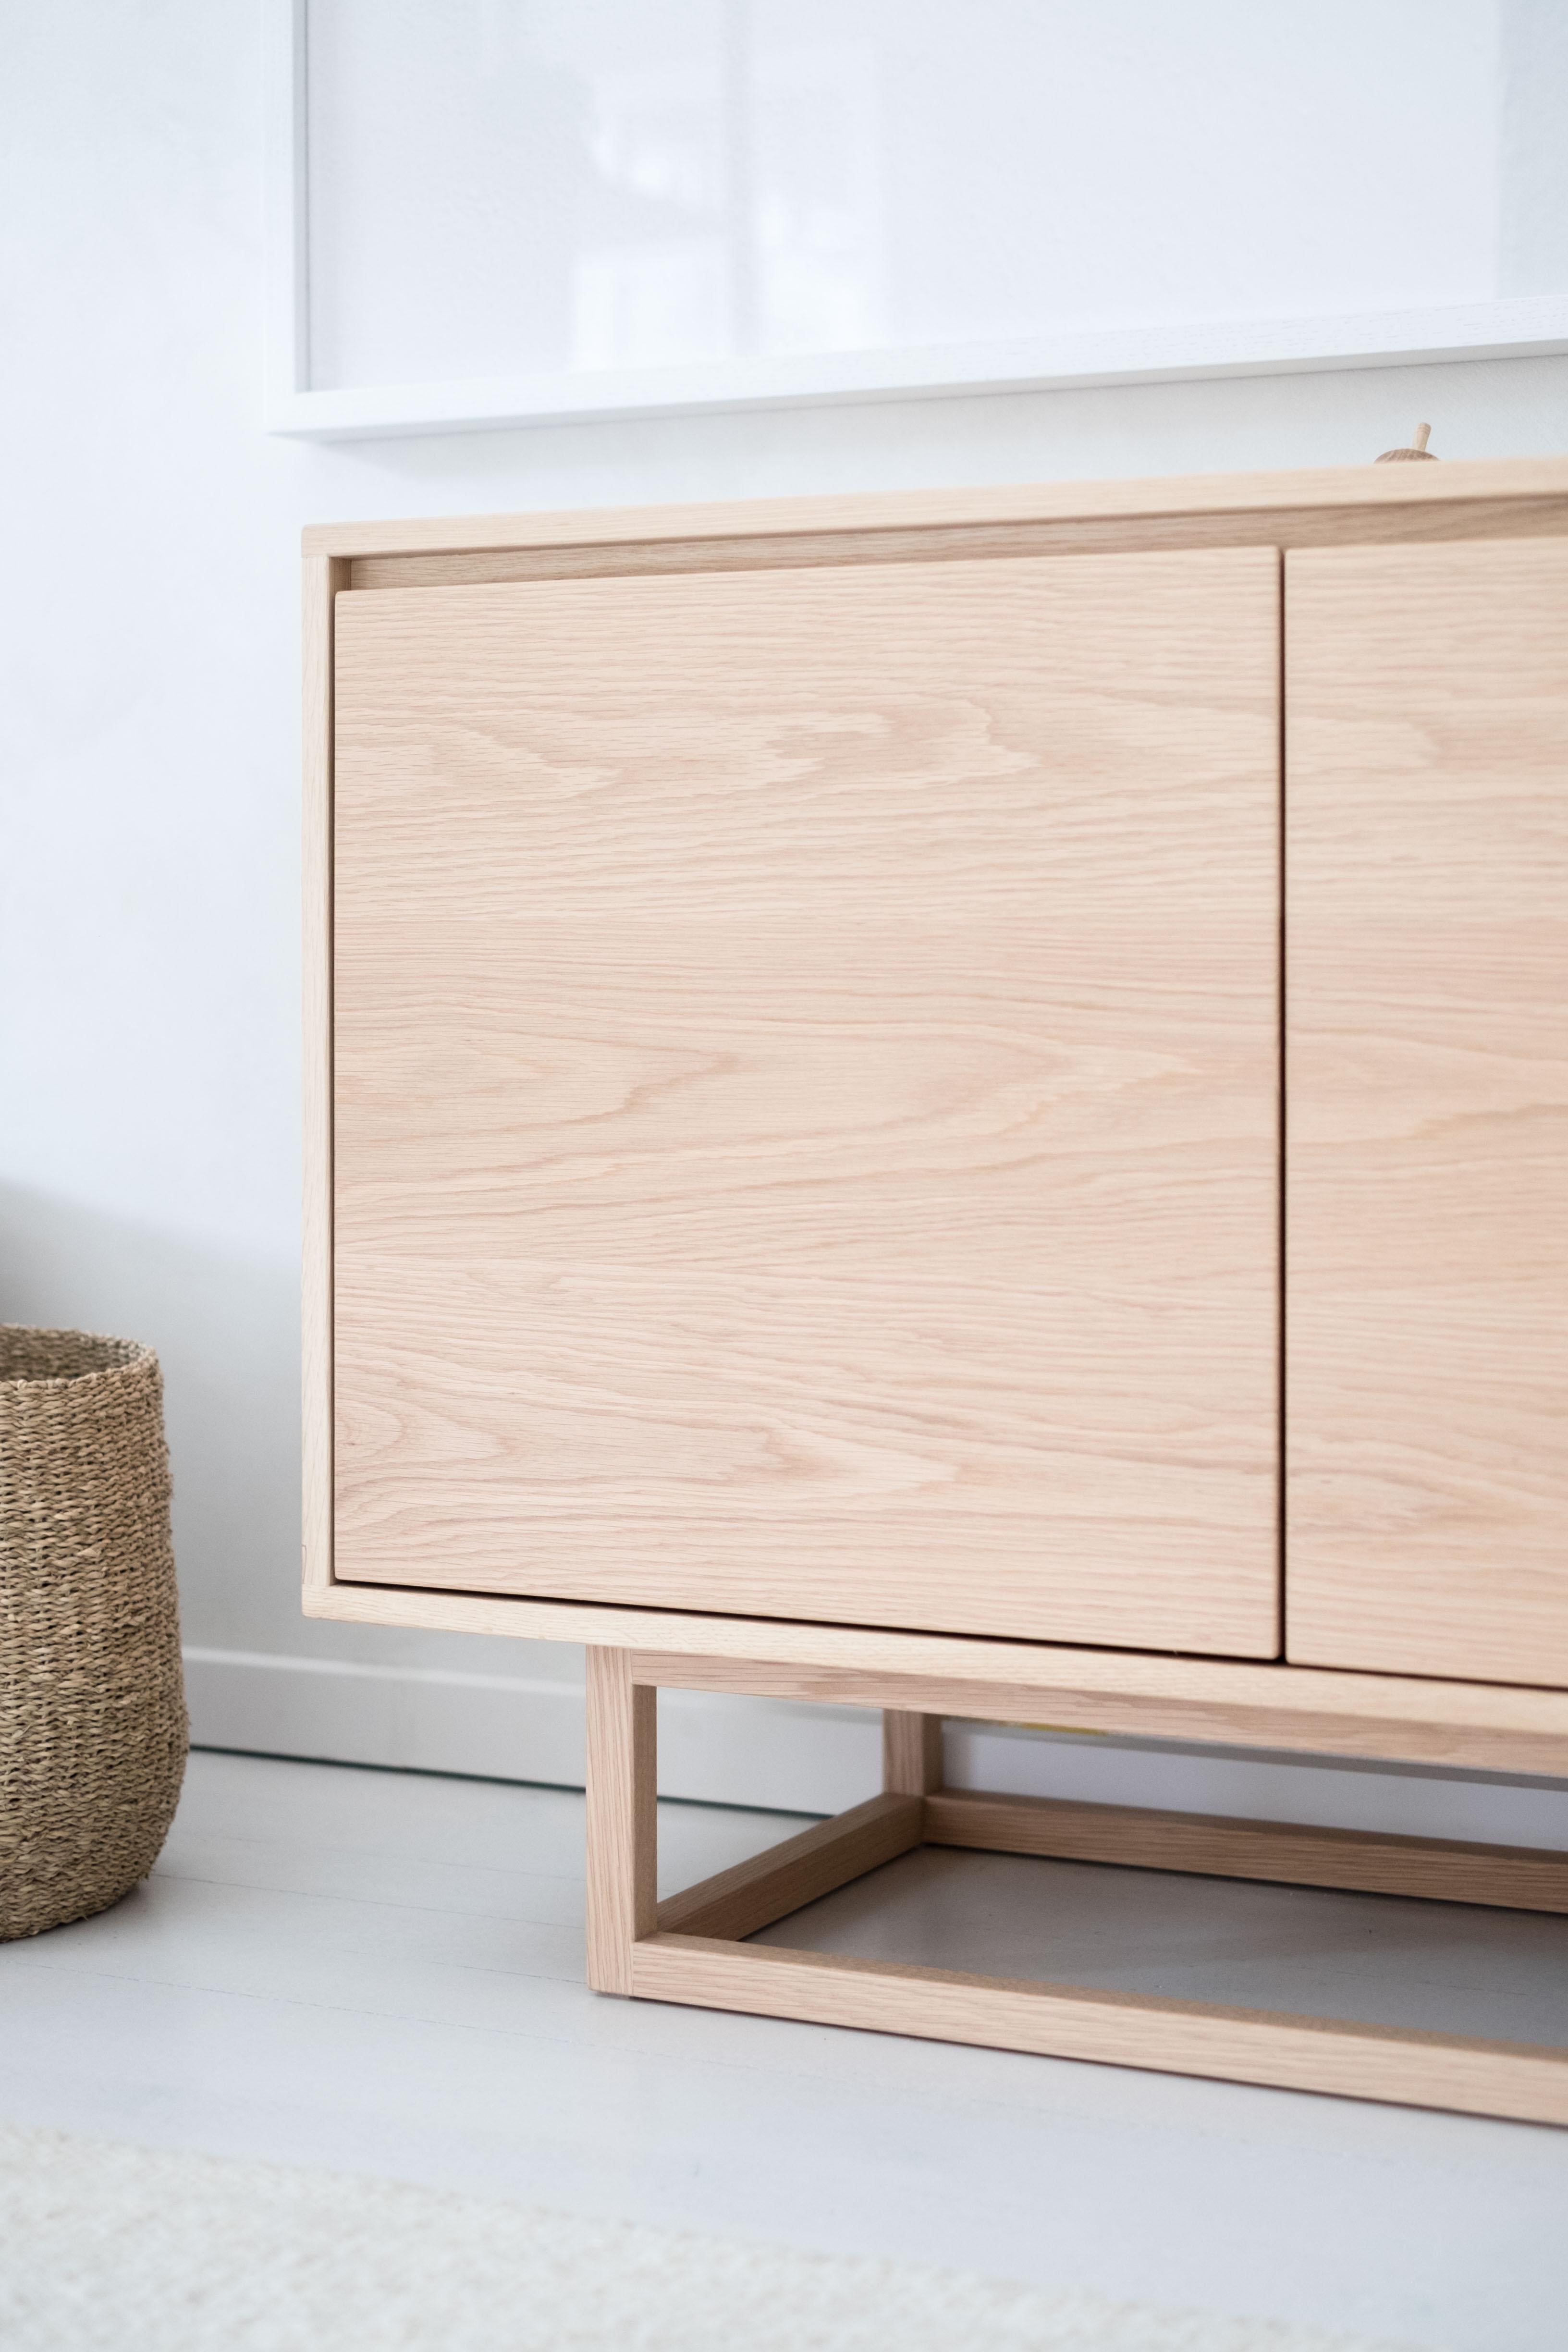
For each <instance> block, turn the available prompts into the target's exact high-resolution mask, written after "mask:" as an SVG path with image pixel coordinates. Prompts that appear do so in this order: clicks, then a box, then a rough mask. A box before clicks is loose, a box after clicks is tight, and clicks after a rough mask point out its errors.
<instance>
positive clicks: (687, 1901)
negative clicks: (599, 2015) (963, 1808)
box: [622, 1792, 924, 1990]
mask: <svg viewBox="0 0 1568 2352" xmlns="http://www.w3.org/2000/svg"><path fill="white" fill-rule="evenodd" d="M923 1821H924V1814H923V1811H922V1807H921V1800H920V1799H919V1798H918V1797H905V1796H898V1795H895V1794H893V1793H891V1792H884V1793H883V1794H882V1795H881V1796H879V1797H868V1799H867V1801H866V1802H865V1803H864V1804H863V1805H856V1806H854V1807H852V1808H851V1810H850V1811H848V1812H847V1813H837V1814H836V1815H835V1816H834V1817H833V1819H832V1820H831V1821H826V1822H814V1824H813V1825H812V1827H811V1828H810V1829H808V1830H801V1831H800V1832H798V1833H797V1834H796V1835H795V1837H791V1838H785V1839H784V1840H783V1841H782V1842H781V1843H779V1844H778V1845H773V1846H769V1847H768V1849H767V1851H766V1852H765V1853H757V1854H752V1856H751V1857H750V1859H749V1860H748V1861H745V1862H738V1863H736V1864H733V1866H732V1867H731V1869H729V1870H721V1871H720V1872H718V1873H717V1874H716V1875H715V1876H713V1877H712V1878H705V1879H703V1880H702V1881H701V1882H700V1885H696V1886H689V1887H686V1888H685V1889H684V1890H683V1891H682V1892H681V1893H680V1894H679V1895H669V1896H668V1897H667V1898H666V1900H665V1901H664V1902H662V1903H661V1904H660V1905H659V1906H658V1928H659V1932H660V1933H661V1934H666V1935H682V1936H722V1937H731V1938H733V1939H735V1940H739V1939H740V1938H742V1937H746V1936H754V1935H755V1934H756V1932H757V1930H758V1928H759V1927H771V1926H772V1925H773V1921H774V1920H775V1919H784V1918H787V1917H788V1916H789V1914H790V1913H791V1912H792V1911H799V1910H800V1909H801V1908H802V1907H803V1906H805V1904H807V1903H816V1902H817V1901H819V1900H820V1898H821V1897H822V1896H823V1895H832V1894H833V1893H834V1892H835V1891H836V1890H837V1888H838V1887H840V1886H847V1885H848V1884H849V1881H850V1880H851V1879H852V1878H863V1877H864V1876H865V1874H866V1873H867V1871H868V1870H877V1869H879V1868H880V1866H881V1864H883V1863H885V1862H894V1861H896V1860H897V1859H898V1857H899V1855H900V1854H901V1853H909V1852H910V1848H911V1847H912V1846H917V1845H919V1843H921V1832H922V1825H923ZM622 1989H623V1990H624V1988H622Z"/></svg>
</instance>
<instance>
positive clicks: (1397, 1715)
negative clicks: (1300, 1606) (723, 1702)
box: [635, 1624, 1568, 1777]
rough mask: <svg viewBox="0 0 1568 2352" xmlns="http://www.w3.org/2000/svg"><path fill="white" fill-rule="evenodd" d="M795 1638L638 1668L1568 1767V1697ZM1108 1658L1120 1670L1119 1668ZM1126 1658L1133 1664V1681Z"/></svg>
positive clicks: (1479, 1761)
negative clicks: (948, 1664) (956, 1667)
mask: <svg viewBox="0 0 1568 2352" xmlns="http://www.w3.org/2000/svg"><path fill="white" fill-rule="evenodd" d="M736 1630H737V1632H738V1633H740V1634H741V1635H742V1638H743V1639H744V1641H745V1643H746V1645H747V1647H748V1649H750V1650H751V1651H752V1652H753V1653H756V1652H761V1651H763V1649H764V1648H765V1647H766V1641H765V1637H766V1635H767V1633H769V1632H770V1631H772V1630H773V1629H771V1628H768V1627H764V1626H759V1625H755V1624H752V1625H747V1626H745V1627H743V1628H737V1629H736ZM788 1630H789V1631H790V1632H792V1633H795V1635H796V1636H797V1638H798V1641H799V1643H800V1652H801V1654H800V1656H799V1658H798V1659H792V1658H789V1657H787V1656H781V1655H775V1656H773V1658H771V1659H769V1658H763V1657H761V1656H756V1655H753V1656H752V1657H751V1658H739V1657H733V1656H724V1655H716V1654H709V1655H700V1654H680V1653H668V1654H649V1653H647V1652H646V1651H641V1650H639V1651H638V1652H637V1653H636V1668H635V1671H636V1673H637V1678H638V1679H639V1681H647V1682H651V1683H658V1685H660V1686H661V1687H669V1688H674V1689H683V1690H715V1691H732V1692H738V1693H743V1694H745V1695H747V1696H752V1697H755V1698H784V1699H799V1700H804V1701H805V1702H806V1703H807V1704H808V1705H812V1706H836V1705H843V1706H879V1707H888V1706H899V1707H908V1708H917V1709H921V1710H923V1711H924V1712H925V1713H927V1714H930V1715H942V1716H952V1717H957V1718H960V1719H967V1720H969V1721H971V1722H991V1723H1023V1724H1033V1723H1039V1722H1041V1721H1042V1720H1045V1721H1049V1722H1050V1723H1052V1724H1054V1725H1057V1726H1058V1727H1061V1728H1063V1729H1068V1730H1079V1731H1100V1732H1116V1733H1121V1734H1123V1735H1125V1736H1127V1737H1130V1738H1163V1739H1184V1740H1196V1741H1199V1742H1204V1741H1214V1742H1216V1743H1221V1744H1224V1745H1226V1746H1235V1747H1241V1748H1248V1747H1250V1748H1289V1749H1292V1750H1294V1751H1295V1752H1296V1753H1298V1754H1304V1755H1309V1756H1361V1757H1366V1758H1369V1759H1370V1758H1382V1759H1385V1760H1386V1761H1388V1762H1390V1763H1408V1764H1446V1765H1451V1766H1453V1767H1455V1768H1456V1769H1469V1770H1474V1771H1493V1772H1526V1773H1534V1772H1542V1773H1548V1774H1552V1775H1555V1776H1558V1777H1563V1775H1564V1774H1565V1773H1568V1693H1564V1692H1562V1691H1527V1690H1514V1689H1500V1688H1498V1687H1496V1686H1494V1685H1487V1684H1483V1683H1471V1684H1463V1683H1441V1682H1435V1681H1426V1680H1422V1679H1419V1678H1412V1679H1409V1680H1405V1679H1404V1678H1401V1677H1396V1676H1393V1675H1360V1674H1349V1675H1335V1674H1325V1673H1319V1672H1315V1671H1314V1670H1312V1669H1310V1668H1297V1669H1292V1668H1289V1667H1284V1666H1248V1665H1246V1664H1242V1663H1241V1662H1239V1661H1238V1662H1236V1663H1230V1662H1220V1661H1216V1662H1215V1663H1213V1664H1203V1663H1201V1662H1199V1661H1196V1660H1186V1659H1164V1658H1150V1657H1134V1656H1133V1655H1132V1654H1131V1653H1129V1654H1127V1655H1126V1657H1125V1658H1124V1659H1117V1658H1113V1657H1112V1656H1111V1654H1110V1653H1109V1652H1107V1653H1102V1654H1097V1653H1095V1652H1092V1651H1087V1652H1086V1651H1079V1652H1073V1651H1067V1650H1064V1651H1060V1652H1049V1651H1042V1650H1040V1649H1031V1648H1028V1647H1026V1645H1024V1644H1022V1643H1020V1644H1018V1645H1017V1647H1016V1648H1015V1647H1014V1645H1013V1644H1011V1643H996V1645H995V1648H996V1651H997V1653H998V1656H997V1658H996V1659H995V1661H994V1662H991V1663H988V1664H986V1665H985V1666H984V1667H983V1668H982V1670H981V1671H980V1673H978V1674H977V1675H974V1676H973V1678H970V1677H969V1676H968V1675H945V1674H942V1673H941V1672H940V1671H936V1670H930V1671H926V1672H921V1671H920V1670H919V1669H917V1668H916V1667H915V1666H914V1664H913V1659H912V1657H911V1656H910V1655H909V1654H906V1656H905V1661H904V1663H902V1664H892V1663H891V1662H889V1665H888V1666H886V1667H879V1666H878V1665H876V1664H872V1663H870V1661H869V1658H868V1663H867V1664H864V1665H862V1666H858V1667H846V1666H844V1665H842V1664H825V1663H824V1661H825V1660H826V1659H829V1658H831V1657H832V1656H834V1654H835V1651H836V1643H837V1636H838V1630H839V1629H837V1628H836V1627H827V1626H815V1625H803V1626H799V1627H792V1628H790V1629H788ZM849 1638H850V1639H851V1640H854V1639H855V1637H854V1636H850V1637H849ZM861 1638H862V1639H864V1638H865V1637H861ZM778 1646H779V1648H780V1649H781V1650H782V1649H783V1647H784V1645H783V1644H782V1643H780V1644H779V1645H778ZM975 1646H976V1647H978V1646H980V1645H979V1644H976V1645H975ZM1010 1652H1011V1654H1012V1655H1013V1657H1015V1658H1016V1660H1017V1664H1016V1667H1015V1669H1014V1672H1015V1674H1016V1676H1017V1679H1016V1680H1008V1679H1007V1678H1006V1676H1007V1661H1008V1657H1009V1653H1010ZM840 1654H841V1653H840ZM1102 1659H1103V1660H1104V1661H1105V1663H1106V1664H1109V1665H1110V1671H1109V1672H1106V1671H1105V1670H1104V1666H1103V1665H1102V1663H1101V1661H1102ZM1121 1665H1124V1666H1125V1668H1126V1669H1127V1671H1126V1672H1124V1673H1118V1672H1117V1671H1116V1669H1117V1667H1118V1666H1121Z"/></svg>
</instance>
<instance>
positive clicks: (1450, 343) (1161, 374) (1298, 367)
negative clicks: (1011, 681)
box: [267, 0, 1568, 441]
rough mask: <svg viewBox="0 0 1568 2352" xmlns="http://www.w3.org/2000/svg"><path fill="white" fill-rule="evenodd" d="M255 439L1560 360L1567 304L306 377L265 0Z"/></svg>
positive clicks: (275, 31) (304, 232)
mask: <svg viewBox="0 0 1568 2352" xmlns="http://www.w3.org/2000/svg"><path fill="white" fill-rule="evenodd" d="M267 41H268V59H267V89H268V99H267V103H268V137H267V145H268V191H269V200H268V283H269V288H270V300H269V305H268V308H269V313H270V319H269V334H268V387H267V428H268V431H269V432H271V433H274V434H279V435H285V436H293V437H298V438H301V439H306V440H326V441H333V440H364V439H374V438H377V437H381V436H394V435H404V434H427V433H468V432H481V431H491V432H495V431H503V430H505V429H507V428H508V427H517V426H521V425H550V424H566V423H571V422H573V421H575V420H582V419H587V418H599V419H603V420H605V422H609V421H611V420H614V419H616V418H632V417H639V416H655V415H691V414H693V413H697V412H700V411H703V410H710V409H731V410H742V409H768V408H790V407H820V406H826V405H837V404H850V403H856V402H863V401H878V400H930V399H942V398H951V397H953V396H955V395H960V394H972V395H974V394H987V393H1000V392H1046V391H1065V390H1068V389H1072V388H1078V389H1082V390H1089V389H1090V388H1094V387H1099V386H1107V385H1113V384H1119V383H1191V382H1202V381H1205V380H1208V379H1211V378H1216V377H1220V376H1230V375H1295V374H1308V373H1321V372H1322V371H1324V370H1327V369H1333V368H1371V367H1415V366H1420V365H1424V364H1426V365H1430V364H1434V363H1438V362H1445V361H1454V360H1469V359H1478V358H1482V357H1485V358H1491V359H1523V358H1535V357H1541V358H1544V357H1549V356H1552V355H1554V354H1557V353H1561V352H1568V297H1563V296H1560V295H1531V296H1520V297H1515V298H1513V299H1505V300H1499V301H1493V302H1475V303H1464V304H1457V305H1448V306H1444V307H1440V308H1436V309H1430V308H1428V309H1421V310H1390V311H1363V312H1351V313H1347V314H1342V315H1339V316H1321V317H1316V318H1307V319H1275V320H1257V321H1245V322H1242V323H1240V324H1237V322H1236V321H1234V320H1202V321H1194V322H1193V323H1190V324H1185V325H1179V326H1175V327H1155V328H1131V329H1120V330H1117V331H1111V332H1104V331H1101V332H1095V333H1088V334H1085V333H1077V334H1065V335H1035V336H1027V337H1020V338H1018V339H1016V340H1012V341H998V342H974V343H948V344H936V345H931V346H925V347H921V346H906V347H903V348H900V349H892V350H884V351H868V352H855V351H848V352H823V353H820V354H818V353H812V354H807V355H803V356H801V357H779V358H767V359H746V360H727V361H714V362H704V363H701V364H698V365H692V366H687V367H658V368H655V367H641V368H624V369H605V370H603V371H598V370H595V371H592V372H590V371H586V370H584V371H573V370H569V369H562V370H555V371H551V372H549V373H538V374H530V375H523V376H501V377H494V378H486V379H480V380H473V381H468V382H461V381H453V382H437V383H399V384H374V385H353V386H348V387H344V388H342V389H334V390H331V391H317V390H315V389H313V388H312V386H311V383H310V202H309V197H310V110H309V103H308V98H309V41H308V26H307V21H306V0H268V26H267Z"/></svg>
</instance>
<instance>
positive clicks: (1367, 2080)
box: [631, 1936, 1568, 2124]
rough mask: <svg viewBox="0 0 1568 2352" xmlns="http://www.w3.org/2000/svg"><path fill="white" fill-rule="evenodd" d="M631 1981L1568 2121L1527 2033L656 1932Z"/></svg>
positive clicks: (930, 2030)
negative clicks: (1507, 2036)
mask: <svg viewBox="0 0 1568 2352" xmlns="http://www.w3.org/2000/svg"><path fill="white" fill-rule="evenodd" d="M631 1978H632V1991H633V1993H634V1994H636V1995H637V1996H639V1997H641V1998H642V1999H644V2000H678V2001H689V2002H693V2003H696V2004H697V2005H698V2006H700V2007H701V2008H705V2009H732V2010H741V2011H747V2012H749V2013H750V2014H752V2015H753V2016H762V2017H793V2018H799V2019H803V2020H805V2021H808V2022H810V2023H812V2024H816V2025H850V2026H859V2027H861V2028H862V2029H863V2030H867V2031H869V2032H874V2033H912V2034H918V2035H921V2036H924V2037H925V2038H927V2039H929V2040H931V2041H937V2042H971V2043H975V2044H978V2045H979V2046H980V2047H982V2048H985V2049H996V2050H1026V2051H1033V2052H1035V2053H1038V2054H1039V2055H1041V2056H1045V2057H1057V2058H1079V2059H1089V2060H1092V2061H1094V2062H1096V2063H1101V2064H1104V2063H1109V2064H1111V2065H1117V2066H1147V2067H1152V2068H1153V2069H1154V2070H1155V2071H1156V2072H1157V2073H1160V2074H1209V2075H1215V2076H1217V2077H1218V2078H1219V2079H1220V2080H1222V2081H1225V2082H1230V2083H1261V2084H1273V2085H1276V2086H1277V2087H1279V2088H1280V2089H1285V2090H1297V2091H1326V2092H1331V2093H1333V2094H1336V2095H1339V2096H1342V2097H1350V2098H1358V2099H1384V2100H1388V2101H1391V2102H1393V2103H1394V2104H1395V2105H1408V2106H1418V2107H1447V2108H1449V2109H1452V2110H1455V2111H1457V2112H1458V2113H1460V2114H1465V2115H1480V2116H1513V2117H1516V2118H1519V2119H1520V2120H1522V2121H1527V2122H1534V2123H1554V2124H1568V2052H1564V2051H1563V2050H1559V2049H1552V2048H1549V2047H1548V2048H1542V2047H1537V2046H1534V2045H1531V2044H1526V2043H1521V2042H1482V2041H1475V2040H1461V2039H1458V2038H1457V2037H1451V2036H1448V2035H1444V2034H1437V2033H1419V2032H1408V2031H1404V2030H1400V2029H1397V2028H1394V2027H1392V2026H1375V2025H1344V2024H1340V2023H1338V2022H1337V2021H1331V2020H1329V2019H1323V2018H1315V2017H1289V2016H1284V2015H1279V2014H1277V2013H1275V2012H1273V2011H1266V2010H1247V2009H1232V2008H1226V2007H1221V2006H1220V2005H1219V2004H1218V2003H1215V2004H1209V2003H1201V2002H1197V2001H1183V2000H1160V1999H1158V1998H1156V1997H1155V1996H1153V1995H1150V1994H1132V1993H1112V1992H1090V1991H1085V1990H1081V1989H1080V1988H1079V1987H1077V1986H1074V1985H1054V1984H1037V1983H1034V1982H1032V1981H1030V1980H1027V1979H1006V1978H1001V1977H973V1976H966V1975H963V1974H960V1973H958V1972H957V1971H955V1970H951V1969H926V1968H910V1967H902V1966H900V1965H899V1964H898V1963H896V1962H894V1961H890V1960H857V1959H850V1958H839V1957H837V1956H834V1957H829V1956H828V1955H827V1954H826V1953H821V1952H792V1951H784V1950H781V1949H779V1948H778V1947H776V1946H774V1945H765V1944H739V1943H723V1942H720V1941H717V1940H709V1939H705V1938H703V1937H695V1936H692V1937H687V1936H654V1937H649V1938H648V1940H647V1942H644V1943H639V1944H638V1945H637V1947H636V1948H635V1950H634V1951H633V1954H632V1960H631Z"/></svg>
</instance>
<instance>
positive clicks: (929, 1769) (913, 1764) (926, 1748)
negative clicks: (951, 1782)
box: [882, 1707, 942, 1797]
mask: <svg viewBox="0 0 1568 2352" xmlns="http://www.w3.org/2000/svg"><path fill="white" fill-rule="evenodd" d="M882 1786H883V1788H884V1789H889V1790H898V1792H899V1793H900V1795H902V1796H906V1797H923V1796H925V1795H926V1793H927V1792H928V1790H931V1789H940V1788H941V1786H942V1717H941V1716H940V1715H908V1714H906V1713H905V1712H904V1711H903V1710H902V1709H901V1708H899V1707H886V1708H884V1709H883V1713H882Z"/></svg>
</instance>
